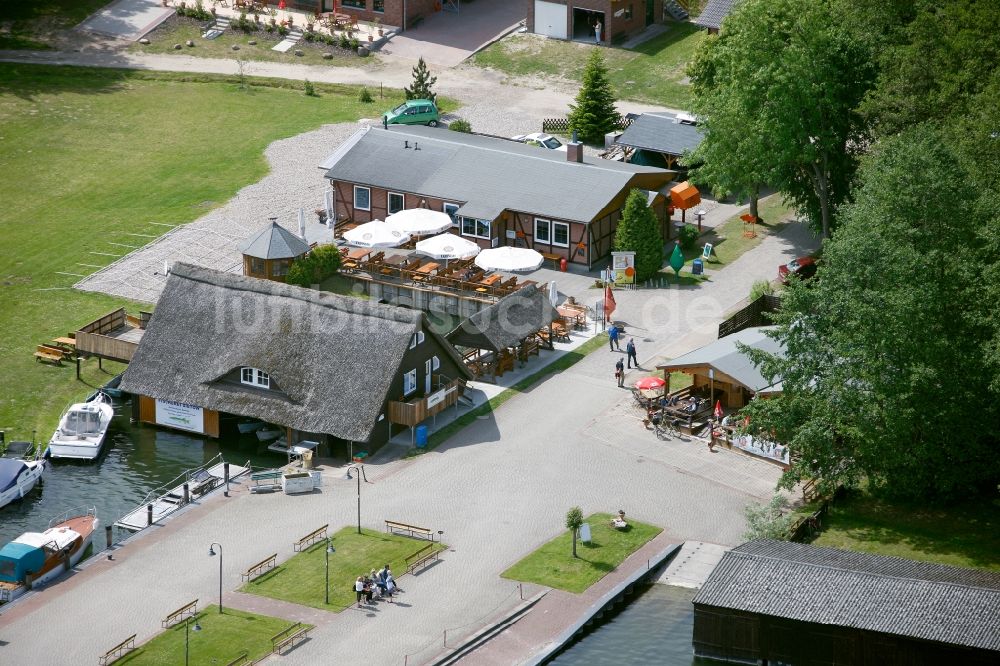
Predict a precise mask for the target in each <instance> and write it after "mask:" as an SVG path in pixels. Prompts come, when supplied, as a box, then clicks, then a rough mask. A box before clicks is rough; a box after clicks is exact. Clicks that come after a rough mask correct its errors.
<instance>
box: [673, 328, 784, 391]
mask: <svg viewBox="0 0 1000 666" xmlns="http://www.w3.org/2000/svg"><path fill="white" fill-rule="evenodd" d="M772 328H774V327H773V326H755V327H751V328H745V329H743V330H742V331H739V332H737V333H733V334H731V335H727V336H726V337H724V338H719V339H718V340H716V341H714V342H710V343H709V344H707V345H705V346H704V347H700V348H698V349H695V350H694V351H690V352H688V353H687V354H682V355H681V356H678V357H677V358H675V359H671V360H669V361H667V362H665V363H662V364H660V365H658V366H656V367H657V368H659V369H660V370H670V371H673V370H682V369H684V368H692V367H701V366H709V367H711V368H714V369H715V370H717V371H718V372H724V373H725V374H727V375H729V376H730V377H732V378H733V379H735V380H736V381H738V382H739V383H740V384H743V385H744V386H746V387H747V388H748V389H750V390H751V391H753V392H755V393H774V392H775V391H774V386H775V382H772V381H770V380H768V379H767V378H766V377H764V376H763V375H762V374H761V373H760V369H758V368H757V366H755V365H754V364H753V362H752V361H751V360H750V357H749V356H747V355H746V354H744V353H743V352H742V351H740V349H739V345H738V344H737V343H742V344H744V345H746V346H748V347H752V348H754V349H761V350H763V351H766V352H769V353H771V354H782V353H784V348H783V347H782V346H781V344H780V343H779V342H778V341H777V340H775V339H774V338H771V337H770V336H768V335H767V331H769V330H771V329H772Z"/></svg>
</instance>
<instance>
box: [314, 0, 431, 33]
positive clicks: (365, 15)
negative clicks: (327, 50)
mask: <svg viewBox="0 0 1000 666" xmlns="http://www.w3.org/2000/svg"><path fill="white" fill-rule="evenodd" d="M300 2H301V4H302V5H303V6H304V8H308V9H312V8H314V7H315V4H316V3H313V2H302V1H301V0H299V1H298V2H296V3H295V4H300ZM363 4H364V8H363V9H362V8H360V7H352V6H350V5H344V4H343V0H337V12H338V13H341V14H349V15H351V16H356V17H357V18H358V20H359V21H368V22H370V21H374V20H376V19H378V20H379V21H381V22H382V24H383V25H391V26H395V27H397V28H401V27H404V20H403V4H404V3H403V0H385V4H384V7H385V11H384V12H376V11H375V0H364V1H363ZM440 6H441V3H440V1H439V0H406V21H405V25H406V26H411V25H412V23H413V21H414V20H416V19H417V18H418V17H422V18H426V17H428V16H430V15H431V14H433V13H434V12H435V11H440V9H439V8H440Z"/></svg>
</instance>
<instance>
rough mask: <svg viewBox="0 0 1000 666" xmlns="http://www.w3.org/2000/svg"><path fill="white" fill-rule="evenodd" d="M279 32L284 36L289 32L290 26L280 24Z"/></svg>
mask: <svg viewBox="0 0 1000 666" xmlns="http://www.w3.org/2000/svg"><path fill="white" fill-rule="evenodd" d="M278 34H279V35H281V36H282V37H284V36H285V35H287V34H288V26H287V25H279V26H278Z"/></svg>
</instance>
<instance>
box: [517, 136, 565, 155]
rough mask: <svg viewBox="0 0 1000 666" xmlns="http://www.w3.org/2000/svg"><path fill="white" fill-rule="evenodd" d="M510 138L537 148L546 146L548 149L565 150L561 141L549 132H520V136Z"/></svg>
mask: <svg viewBox="0 0 1000 666" xmlns="http://www.w3.org/2000/svg"><path fill="white" fill-rule="evenodd" d="M511 139H513V140H514V141H520V142H521V143H526V144H528V145H529V146H538V147H539V148H547V149H549V150H561V151H563V152H564V153H565V152H566V146H565V145H564V144H563V142H562V141H560V140H559V139H557V138H555V137H554V136H552V135H551V134H542V133H541V132H535V133H533V134H521V135H520V136H512V137H511Z"/></svg>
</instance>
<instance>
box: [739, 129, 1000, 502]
mask: <svg viewBox="0 0 1000 666" xmlns="http://www.w3.org/2000/svg"><path fill="white" fill-rule="evenodd" d="M859 181H860V186H859V188H858V189H857V191H856V193H855V201H854V202H853V203H852V204H849V205H847V206H845V208H844V211H843V220H842V226H841V227H840V229H839V230H838V232H837V235H836V236H835V237H834V239H833V240H832V241H828V242H827V243H826V244H825V247H824V254H823V261H824V265H823V266H822V267H821V268H820V271H819V274H818V276H817V279H816V280H814V281H812V282H813V284H812V285H811V286H807V285H806V284H804V283H798V282H797V281H796V282H795V283H793V284H792V285H790V287H789V288H788V289H787V290H786V292H785V296H784V298H783V301H782V309H781V311H780V313H779V314H778V320H777V323H778V329H777V334H776V337H777V339H778V340H779V341H781V342H782V343H783V345H784V348H785V353H784V357H783V358H779V357H776V356H772V355H769V354H765V353H761V352H755V351H748V353H749V354H750V356H751V358H753V359H754V360H755V361H756V362H758V363H759V364H760V367H761V371H762V374H763V375H764V376H765V377H767V378H770V379H779V378H780V379H781V381H782V387H783V392H782V393H781V394H780V395H779V396H777V397H776V398H775V399H773V400H754V401H752V402H751V403H750V405H748V407H747V408H746V409H745V411H746V413H747V415H748V416H749V417H750V425H749V427H750V428H751V430H752V431H753V432H754V433H758V432H760V433H766V435H765V436H766V437H768V438H773V439H775V440H777V441H779V442H784V443H787V444H789V446H790V448H791V451H792V453H793V455H792V461H793V462H792V466H791V468H790V470H789V471H788V472H787V473H786V474H785V476H784V478H783V481H782V483H783V485H785V486H786V487H790V486H791V484H793V483H794V482H795V481H799V480H802V479H805V478H819V479H821V480H822V481H824V482H825V483H826V484H828V485H830V486H832V485H834V484H837V483H845V484H848V485H852V484H855V485H856V484H858V483H860V482H861V481H862V480H863V481H864V482H866V483H867V485H868V487H869V488H871V489H872V490H874V491H882V492H884V493H888V494H891V495H895V496H899V497H904V498H914V499H919V500H921V501H934V500H939V501H944V500H952V499H958V498H964V497H968V496H973V495H975V494H977V493H982V492H993V493H995V492H996V487H997V483H998V481H1000V462H998V460H1000V459H998V457H997V455H996V445H997V435H996V428H994V427H992V425H991V426H986V427H984V426H985V424H996V423H1000V408H998V404H1000V401H998V399H997V398H998V396H997V388H998V387H997V386H996V382H995V374H994V373H995V366H993V367H991V365H990V364H989V363H984V357H985V358H988V355H989V353H990V350H991V349H992V348H993V345H994V344H995V341H996V339H997V337H996V326H997V323H996V312H995V311H996V307H997V306H996V301H994V300H992V299H991V298H990V297H989V295H990V292H988V291H987V292H986V293H985V294H984V288H983V284H982V283H981V281H980V279H981V278H982V277H983V276H984V275H986V276H988V277H987V279H995V276H996V267H997V245H996V244H990V243H989V242H984V239H983V238H982V237H981V236H980V235H979V231H980V230H981V229H983V228H988V227H991V226H992V227H993V228H996V226H997V220H998V219H1000V217H998V215H997V210H998V209H997V208H996V206H995V203H994V205H993V206H990V205H984V204H983V202H982V201H981V199H980V198H979V197H977V192H976V190H975V189H974V188H973V187H972V186H971V185H970V182H969V181H970V177H969V175H968V174H967V173H966V172H965V171H964V170H963V169H962V168H961V166H960V162H959V160H958V158H957V157H956V155H955V152H954V150H953V149H952V148H951V147H950V146H949V145H948V142H947V141H946V140H945V138H944V135H943V133H942V131H940V130H937V129H934V128H932V127H927V126H918V127H916V128H913V129H910V130H907V131H905V132H903V133H902V134H900V135H897V136H895V137H892V138H887V139H883V140H882V141H881V142H880V143H879V144H878V146H877V147H876V149H875V150H874V151H873V154H872V155H871V156H870V157H868V158H866V163H865V164H864V166H863V168H862V170H861V171H860V172H859ZM984 267H986V270H984ZM988 288H989V287H988ZM992 294H993V295H995V294H996V291H993V292H992ZM991 382H992V386H991ZM796 454H797V455H796Z"/></svg>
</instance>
